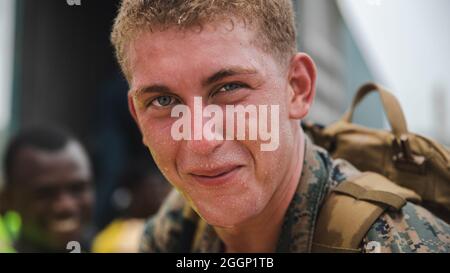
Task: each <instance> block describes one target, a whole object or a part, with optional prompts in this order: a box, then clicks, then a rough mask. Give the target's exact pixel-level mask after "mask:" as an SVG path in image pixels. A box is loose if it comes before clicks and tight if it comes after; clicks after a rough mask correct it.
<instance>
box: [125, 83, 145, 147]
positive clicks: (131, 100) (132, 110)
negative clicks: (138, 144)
mask: <svg viewBox="0 0 450 273" xmlns="http://www.w3.org/2000/svg"><path fill="white" fill-rule="evenodd" d="M134 102H135V100H134V98H133V95H132V94H131V92H128V109H129V111H130V114H131V116H132V117H133V119H134V122H136V124H137V126H138V128H139V130H140V131H141V135H142V143H144V145H145V146H147V144H146V142H145V138H144V134H142V130H141V126H140V125H139V120H138V118H137V114H136V106H135V103H134Z"/></svg>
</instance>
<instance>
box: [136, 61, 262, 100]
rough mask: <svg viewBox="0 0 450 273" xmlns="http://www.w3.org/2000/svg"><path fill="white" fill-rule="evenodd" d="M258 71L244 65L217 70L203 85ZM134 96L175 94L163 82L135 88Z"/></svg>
mask: <svg viewBox="0 0 450 273" xmlns="http://www.w3.org/2000/svg"><path fill="white" fill-rule="evenodd" d="M257 73H258V72H257V71H256V70H255V69H252V68H243V67H230V68H225V69H221V70H219V71H217V72H216V73H214V74H213V75H211V76H209V77H208V78H206V79H205V80H203V82H202V86H209V85H211V84H213V83H215V82H218V81H220V80H223V79H225V78H228V77H232V76H236V75H254V74H257ZM131 92H134V96H135V97H138V96H140V95H142V94H145V93H164V94H173V92H172V90H171V89H170V88H169V87H167V86H165V85H162V84H156V85H150V86H146V87H143V88H138V89H136V90H133V91H131Z"/></svg>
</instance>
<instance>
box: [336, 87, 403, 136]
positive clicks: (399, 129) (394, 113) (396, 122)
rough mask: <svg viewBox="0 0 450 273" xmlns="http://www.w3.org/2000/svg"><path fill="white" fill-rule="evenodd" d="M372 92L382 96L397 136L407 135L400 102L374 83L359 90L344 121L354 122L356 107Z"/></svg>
mask: <svg viewBox="0 0 450 273" xmlns="http://www.w3.org/2000/svg"><path fill="white" fill-rule="evenodd" d="M372 91H377V92H378V93H379V94H380V97H381V102H382V105H383V107H384V111H385V113H386V116H387V118H388V121H389V124H390V125H391V127H392V132H393V133H394V134H395V136H396V137H397V138H400V137H401V136H402V135H404V134H407V133H408V126H407V123H406V119H405V115H404V114H403V111H402V108H401V106H400V103H399V101H398V100H397V98H396V97H395V96H394V95H392V94H391V93H390V92H389V91H386V89H384V88H383V87H381V86H380V85H377V84H374V83H368V84H365V85H363V86H362V87H361V88H360V89H359V90H358V92H357V93H356V96H355V98H354V100H353V102H352V106H351V107H350V109H349V111H347V112H346V113H345V115H344V116H343V118H342V120H343V121H345V122H352V118H353V113H354V111H355V108H356V106H357V105H358V104H359V103H360V102H361V101H362V100H363V99H364V97H366V96H367V95H368V94H369V93H370V92H372Z"/></svg>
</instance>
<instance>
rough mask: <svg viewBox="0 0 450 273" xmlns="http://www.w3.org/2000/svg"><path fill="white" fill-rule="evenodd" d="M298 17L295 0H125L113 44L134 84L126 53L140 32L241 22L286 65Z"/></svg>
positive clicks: (291, 50)
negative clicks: (293, 2)
mask: <svg viewBox="0 0 450 273" xmlns="http://www.w3.org/2000/svg"><path fill="white" fill-rule="evenodd" d="M294 14H295V13H294V9H293V6H292V2H291V0H122V2H121V4H120V8H119V12H118V15H117V17H116V19H115V22H114V26H113V29H112V33H111V42H112V44H113V46H114V48H115V51H116V57H117V60H118V62H119V64H120V66H121V68H122V71H123V72H124V74H125V77H126V78H127V80H128V81H130V79H131V77H130V76H131V75H130V73H129V68H128V63H127V56H126V51H127V48H128V46H129V44H130V43H131V42H132V41H133V39H134V38H135V37H136V35H137V34H139V32H142V31H153V30H155V29H159V30H164V29H167V28H170V27H178V28H180V29H188V28H191V27H194V26H202V25H204V24H206V23H213V22H220V21H226V20H231V23H232V24H233V25H234V23H236V22H235V20H236V19H237V20H240V21H241V22H243V23H244V24H245V25H246V26H251V27H252V28H253V29H254V30H255V34H256V35H255V38H254V39H255V41H256V43H255V44H256V45H257V46H259V47H260V48H261V49H262V50H264V52H266V53H269V54H272V56H273V57H274V59H275V60H276V61H278V63H280V64H286V63H288V62H289V61H290V59H291V57H292V56H293V55H294V54H295V51H296V48H297V45H296V37H295V35H296V30H295V18H294V17H295V15H294Z"/></svg>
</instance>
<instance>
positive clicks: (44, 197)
mask: <svg viewBox="0 0 450 273" xmlns="http://www.w3.org/2000/svg"><path fill="white" fill-rule="evenodd" d="M13 177H14V179H15V180H16V181H15V182H14V184H15V189H14V201H15V203H16V205H15V206H16V209H17V210H18V211H19V213H20V214H21V216H22V222H23V224H22V226H23V231H22V232H23V236H24V237H26V240H28V241H31V242H34V243H35V244H38V245H40V246H42V247H46V248H49V249H54V250H65V248H66V244H67V242H69V241H72V240H77V241H79V240H80V239H81V238H80V237H81V234H82V231H83V227H85V225H86V224H87V223H88V222H89V221H90V218H91V209H92V206H93V192H92V188H91V173H90V169H89V164H88V160H87V157H86V155H85V154H84V151H83V150H82V148H81V147H80V146H79V145H78V144H77V143H75V142H69V143H68V144H67V146H66V147H65V148H64V149H62V150H60V151H55V152H47V151H41V150H38V149H35V148H27V147H24V148H22V149H21V150H20V151H19V153H18V155H17V156H16V159H15V163H14V175H13Z"/></svg>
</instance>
